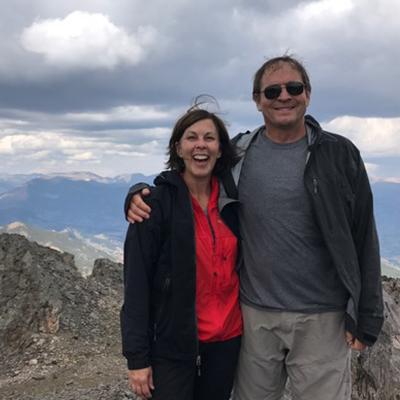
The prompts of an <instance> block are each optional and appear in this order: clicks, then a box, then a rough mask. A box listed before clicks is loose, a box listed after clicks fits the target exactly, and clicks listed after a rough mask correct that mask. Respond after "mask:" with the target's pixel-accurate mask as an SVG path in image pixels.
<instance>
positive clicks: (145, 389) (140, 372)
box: [129, 367, 154, 399]
mask: <svg viewBox="0 0 400 400" xmlns="http://www.w3.org/2000/svg"><path fill="white" fill-rule="evenodd" d="M129 385H130V387H131V388H132V390H133V393H135V394H136V395H138V396H139V397H141V398H143V399H151V397H152V396H151V393H150V390H154V384H153V370H152V368H151V367H147V368H143V369H132V370H129Z"/></svg>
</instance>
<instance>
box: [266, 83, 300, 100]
mask: <svg viewBox="0 0 400 400" xmlns="http://www.w3.org/2000/svg"><path fill="white" fill-rule="evenodd" d="M283 87H284V88H286V91H287V92H288V93H289V94H290V95H291V96H298V95H299V94H302V93H303V91H304V88H305V85H304V83H302V82H289V83H288V84H287V85H271V86H267V87H266V88H265V89H264V90H263V91H262V92H260V93H264V95H265V97H266V98H267V99H268V100H274V99H277V98H278V97H279V96H280V95H281V93H282V88H283Z"/></svg>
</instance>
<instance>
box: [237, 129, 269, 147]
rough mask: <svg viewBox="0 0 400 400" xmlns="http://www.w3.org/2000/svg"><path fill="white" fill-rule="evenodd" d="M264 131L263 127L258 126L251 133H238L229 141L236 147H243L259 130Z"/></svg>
mask: <svg viewBox="0 0 400 400" xmlns="http://www.w3.org/2000/svg"><path fill="white" fill-rule="evenodd" d="M261 129H264V125H262V126H259V127H258V128H255V129H253V130H252V131H249V130H248V131H246V132H241V133H238V134H237V135H236V136H234V137H233V138H232V139H231V142H232V143H233V144H235V145H238V146H245V145H246V144H247V143H248V142H249V141H251V140H252V139H253V137H254V136H255V135H256V134H257V133H258V132H259V131H260V130H261Z"/></svg>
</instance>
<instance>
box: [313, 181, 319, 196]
mask: <svg viewBox="0 0 400 400" xmlns="http://www.w3.org/2000/svg"><path fill="white" fill-rule="evenodd" d="M312 184H313V187H314V194H317V193H318V180H317V178H314V179H313V181H312Z"/></svg>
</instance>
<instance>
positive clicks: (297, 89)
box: [286, 82, 304, 96]
mask: <svg viewBox="0 0 400 400" xmlns="http://www.w3.org/2000/svg"><path fill="white" fill-rule="evenodd" d="M286 90H287V92H288V93H289V94H290V95H292V96H298V95H299V94H302V93H303V90H304V85H303V84H302V83H301V82H291V83H288V84H287V85H286Z"/></svg>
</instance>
